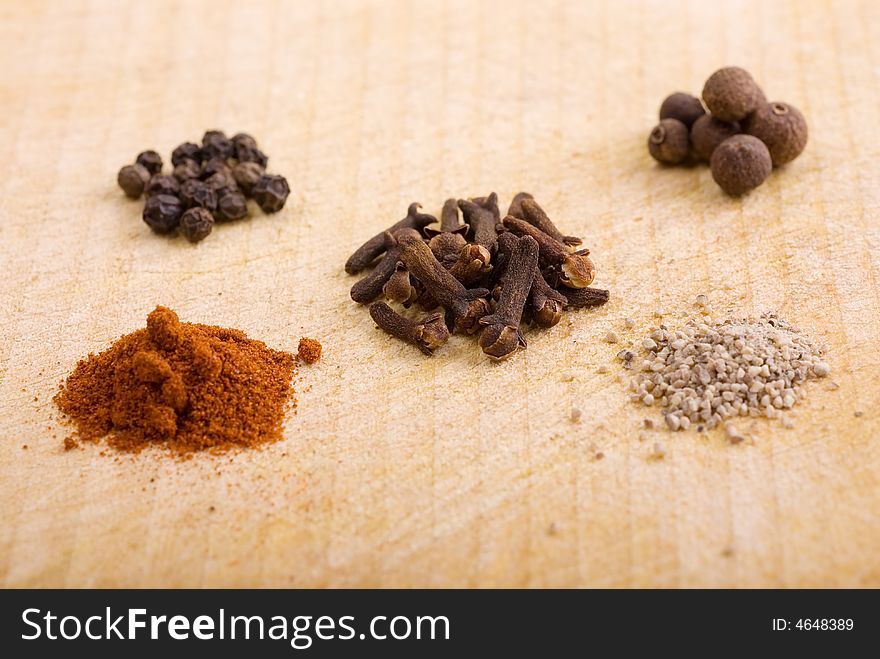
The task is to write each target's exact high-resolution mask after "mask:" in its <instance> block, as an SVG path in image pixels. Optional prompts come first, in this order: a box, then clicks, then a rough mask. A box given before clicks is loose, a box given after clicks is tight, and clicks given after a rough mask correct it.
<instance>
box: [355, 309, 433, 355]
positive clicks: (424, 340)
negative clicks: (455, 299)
mask: <svg viewBox="0 0 880 659" xmlns="http://www.w3.org/2000/svg"><path fill="white" fill-rule="evenodd" d="M370 316H372V318H373V321H374V322H375V323H376V325H378V326H379V328H380V329H383V330H385V331H386V332H388V334H390V335H391V336H394V337H397V338H398V339H402V340H404V341H407V342H408V343H412V344H413V345H415V346H416V347H417V348H418V349H419V350H421V351H422V352H423V353H424V354H426V355H430V354H432V353H433V352H434V350H436V349H437V348H439V347H440V346H442V345H443V344H444V343H446V342H447V341H448V340H449V328H447V327H446V323H444V322H443V314H439V313H436V314H432V315H430V316H427V317H425V318H423V319H422V320H419V321H416V320H410V319H409V318H406V317H404V316H401V315H400V314H399V313H397V312H396V311H394V310H393V309H392V308H391V307H389V306H388V305H387V304H385V303H384V302H373V304H371V305H370Z"/></svg>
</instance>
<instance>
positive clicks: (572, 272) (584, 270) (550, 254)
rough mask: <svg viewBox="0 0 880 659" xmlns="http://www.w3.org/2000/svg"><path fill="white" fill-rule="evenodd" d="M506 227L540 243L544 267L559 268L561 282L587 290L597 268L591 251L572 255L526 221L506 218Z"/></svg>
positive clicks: (559, 243) (561, 245)
mask: <svg viewBox="0 0 880 659" xmlns="http://www.w3.org/2000/svg"><path fill="white" fill-rule="evenodd" d="M504 226H505V227H506V228H507V229H509V230H510V231H512V232H513V233H515V234H516V235H518V236H531V237H532V238H534V239H535V241H537V243H538V247H539V249H540V256H541V258H540V260H541V264H542V266H545V267H546V266H557V273H558V276H559V280H560V281H561V282H562V283H563V284H564V285H566V286H568V287H570V288H586V287H587V286H589V285H590V284H591V283H593V279H594V278H595V276H596V268H595V266H594V265H593V262H592V261H591V260H590V258H589V250H581V251H580V252H575V253H573V254H572V253H570V252H569V251H568V248H567V247H566V246H565V245H563V244H562V243H561V242H559V241H558V240H554V239H553V238H551V237H550V236H548V235H547V234H546V233H544V232H543V231H541V230H540V229H538V228H537V227H535V226H532V225H531V224H529V223H528V222H526V221H525V220H518V219H516V218H515V217H511V216H509V215H508V216H507V217H505V218H504Z"/></svg>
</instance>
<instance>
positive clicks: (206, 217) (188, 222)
mask: <svg viewBox="0 0 880 659" xmlns="http://www.w3.org/2000/svg"><path fill="white" fill-rule="evenodd" d="M213 228H214V217H213V216H212V215H211V214H210V213H209V212H208V211H206V210H205V209H204V208H190V209H189V210H188V211H186V212H185V213H184V214H183V216H182V217H181V218H180V233H182V234H183V237H184V238H186V239H187V240H188V241H190V242H191V243H197V242H199V241H200V240H204V239H205V238H207V236H208V234H209V233H211V230H212V229H213Z"/></svg>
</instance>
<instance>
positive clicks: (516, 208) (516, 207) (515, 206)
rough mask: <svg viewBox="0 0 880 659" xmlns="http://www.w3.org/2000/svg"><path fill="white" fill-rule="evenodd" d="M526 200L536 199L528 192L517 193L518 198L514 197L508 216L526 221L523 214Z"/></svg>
mask: <svg viewBox="0 0 880 659" xmlns="http://www.w3.org/2000/svg"><path fill="white" fill-rule="evenodd" d="M526 199H534V197H533V196H532V195H530V194H529V193H528V192H519V193H517V194H516V196H514V198H513V200H512V201H511V202H510V206H509V207H508V209H507V214H508V215H510V216H512V217H515V218H516V219H518V220H524V219H526V217H525V215H524V214H523V209H522V203H523V202H524V201H525V200H526Z"/></svg>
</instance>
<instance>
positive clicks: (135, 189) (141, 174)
mask: <svg viewBox="0 0 880 659" xmlns="http://www.w3.org/2000/svg"><path fill="white" fill-rule="evenodd" d="M116 182H117V183H118V184H119V187H120V188H122V191H123V192H125V194H126V195H127V196H129V197H131V198H132V199H139V198H140V196H141V195H142V194H143V193H144V188H145V187H146V186H147V183H149V182H150V172H149V171H147V168H146V167H144V166H143V165H126V166H125V167H123V168H122V169H120V170H119V174H117V175H116Z"/></svg>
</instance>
